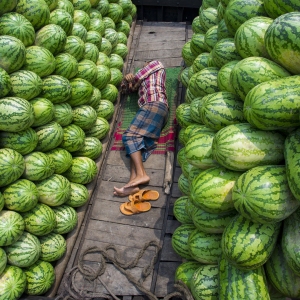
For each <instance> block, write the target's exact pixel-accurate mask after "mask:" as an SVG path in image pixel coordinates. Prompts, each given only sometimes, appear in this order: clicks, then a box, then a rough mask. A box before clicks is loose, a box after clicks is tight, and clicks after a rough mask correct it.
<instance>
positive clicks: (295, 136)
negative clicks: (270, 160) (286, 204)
mask: <svg viewBox="0 0 300 300" xmlns="http://www.w3.org/2000/svg"><path fill="white" fill-rule="evenodd" d="M299 152H300V130H299V129H297V130H295V131H293V132H291V133H290V134H289V135H288V136H287V137H286V139H285V142H284V158H285V166H286V174H287V179H288V184H289V187H290V189H291V191H292V193H293V195H294V196H295V197H296V199H297V200H298V201H300V188H299V187H300V176H299V173H298V171H297V170H298V164H299V159H300V155H299Z"/></svg>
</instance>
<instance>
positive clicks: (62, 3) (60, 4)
mask: <svg viewBox="0 0 300 300" xmlns="http://www.w3.org/2000/svg"><path fill="white" fill-rule="evenodd" d="M56 8H61V9H64V10H66V11H67V12H68V13H69V14H70V15H71V16H73V14H74V6H73V4H72V2H71V1H69V0H58V1H57V5H56Z"/></svg>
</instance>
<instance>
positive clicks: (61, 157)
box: [46, 147, 72, 174]
mask: <svg viewBox="0 0 300 300" xmlns="http://www.w3.org/2000/svg"><path fill="white" fill-rule="evenodd" d="M46 154H47V155H48V156H49V157H50V158H51V159H52V161H53V164H54V167H53V168H54V173H55V174H62V173H63V172H65V171H66V170H67V169H68V168H69V167H70V166H71V164H72V155H71V153H70V152H68V151H67V150H65V149H63V148H59V147H57V148H55V149H52V150H50V151H48V152H46Z"/></svg>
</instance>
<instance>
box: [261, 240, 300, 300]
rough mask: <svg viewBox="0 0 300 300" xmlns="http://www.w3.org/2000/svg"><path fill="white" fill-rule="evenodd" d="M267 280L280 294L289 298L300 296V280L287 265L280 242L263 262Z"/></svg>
mask: <svg viewBox="0 0 300 300" xmlns="http://www.w3.org/2000/svg"><path fill="white" fill-rule="evenodd" d="M265 270H266V274H267V278H268V281H269V282H270V283H271V285H272V286H273V287H275V288H276V290H278V291H280V292H281V294H282V295H284V296H285V297H290V298H299V297H300V281H299V276H297V275H296V274H295V273H294V272H293V271H292V269H291V268H290V267H289V266H288V264H287V261H286V259H285V257H284V254H283V251H282V248H281V246H280V244H277V245H276V247H275V249H274V251H273V253H272V255H271V257H270V258H269V259H268V260H267V262H266V264H265Z"/></svg>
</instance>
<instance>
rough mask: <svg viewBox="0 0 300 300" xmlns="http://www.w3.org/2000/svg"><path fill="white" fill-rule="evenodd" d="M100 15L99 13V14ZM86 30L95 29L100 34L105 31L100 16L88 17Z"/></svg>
mask: <svg viewBox="0 0 300 300" xmlns="http://www.w3.org/2000/svg"><path fill="white" fill-rule="evenodd" d="M100 16H101V14H100ZM88 30H91V31H97V32H98V33H99V34H100V35H101V36H103V35H104V31H105V26H104V22H103V20H102V16H101V18H98V17H97V18H91V19H90V27H89V29H88Z"/></svg>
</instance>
